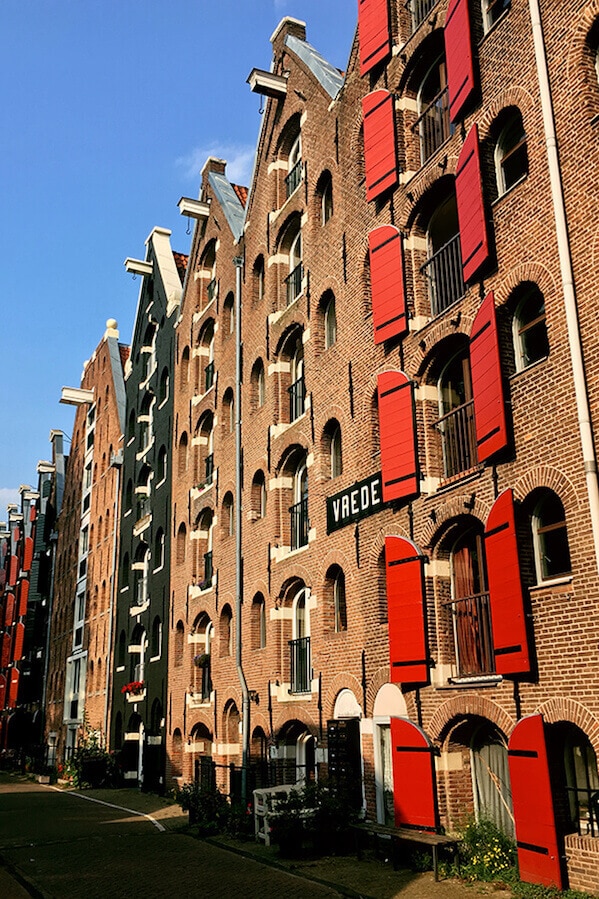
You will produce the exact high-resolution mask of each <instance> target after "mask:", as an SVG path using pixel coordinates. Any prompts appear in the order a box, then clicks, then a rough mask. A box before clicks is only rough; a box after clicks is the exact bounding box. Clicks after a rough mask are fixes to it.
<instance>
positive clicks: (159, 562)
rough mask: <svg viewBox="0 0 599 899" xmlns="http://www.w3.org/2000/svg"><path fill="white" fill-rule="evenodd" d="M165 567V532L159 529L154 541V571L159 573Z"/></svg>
mask: <svg viewBox="0 0 599 899" xmlns="http://www.w3.org/2000/svg"><path fill="white" fill-rule="evenodd" d="M163 565H164V531H163V530H162V528H158V531H157V532H156V539H155V540H154V571H158V570H159V569H160V568H162V566H163Z"/></svg>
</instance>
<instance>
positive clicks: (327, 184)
mask: <svg viewBox="0 0 599 899" xmlns="http://www.w3.org/2000/svg"><path fill="white" fill-rule="evenodd" d="M316 196H317V198H318V200H319V201H320V222H321V224H322V225H326V223H327V222H328V221H329V219H330V218H331V217H332V215H333V179H332V177H331V173H330V172H328V171H327V172H323V173H322V175H321V176H320V178H319V179H318V184H317V186H316Z"/></svg>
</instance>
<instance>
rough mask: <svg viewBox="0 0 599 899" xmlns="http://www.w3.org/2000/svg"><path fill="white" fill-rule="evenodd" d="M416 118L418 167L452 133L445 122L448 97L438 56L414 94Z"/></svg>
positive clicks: (451, 126) (443, 58)
mask: <svg viewBox="0 0 599 899" xmlns="http://www.w3.org/2000/svg"><path fill="white" fill-rule="evenodd" d="M416 97H417V103H418V119H417V121H416V125H415V126H414V131H415V132H416V133H417V134H418V137H419V140H420V162H421V164H422V165H424V163H425V162H426V161H427V159H429V158H430V157H431V156H432V155H433V153H435V152H436V151H437V150H438V149H439V147H440V146H441V144H443V143H445V141H446V140H447V139H448V138H449V137H450V136H451V135H452V134H453V125H451V123H450V121H449V97H448V90H447V72H446V67H445V56H444V55H441V56H438V57H437V59H436V60H435V62H434V63H433V64H432V66H431V67H430V68H429V69H428V70H427V72H426V73H425V75H424V77H423V78H422V81H421V82H420V85H419V87H418V92H417V95H416Z"/></svg>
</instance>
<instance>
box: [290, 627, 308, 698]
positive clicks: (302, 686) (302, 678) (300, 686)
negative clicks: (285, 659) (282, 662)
mask: <svg viewBox="0 0 599 899" xmlns="http://www.w3.org/2000/svg"><path fill="white" fill-rule="evenodd" d="M289 661H290V674H291V677H290V680H291V686H290V687H289V692H290V693H309V692H310V686H311V678H312V664H311V661H312V660H311V658H310V637H300V638H299V639H298V640H290V641H289Z"/></svg>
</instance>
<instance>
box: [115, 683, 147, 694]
mask: <svg viewBox="0 0 599 899" xmlns="http://www.w3.org/2000/svg"><path fill="white" fill-rule="evenodd" d="M144 687H145V684H144V682H143V681H142V680H132V681H131V682H130V683H128V684H125V686H124V687H121V693H131V695H132V696H139V695H140V694H141V693H143V691H144Z"/></svg>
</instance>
